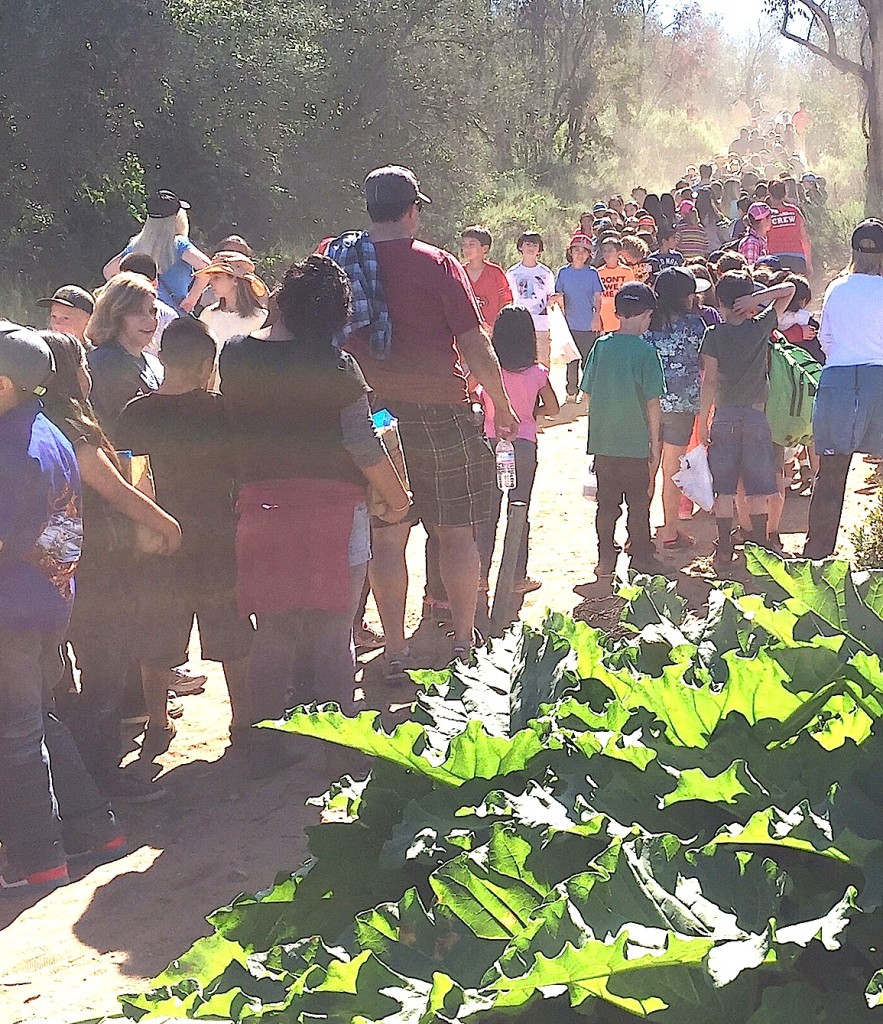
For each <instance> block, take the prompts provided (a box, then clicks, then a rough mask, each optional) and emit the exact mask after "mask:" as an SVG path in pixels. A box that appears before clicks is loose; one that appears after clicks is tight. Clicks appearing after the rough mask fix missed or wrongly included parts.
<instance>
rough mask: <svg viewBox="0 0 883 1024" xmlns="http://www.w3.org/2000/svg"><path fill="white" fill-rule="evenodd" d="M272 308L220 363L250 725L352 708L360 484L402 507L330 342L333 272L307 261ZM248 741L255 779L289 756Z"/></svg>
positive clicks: (339, 291)
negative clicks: (248, 637)
mask: <svg viewBox="0 0 883 1024" xmlns="http://www.w3.org/2000/svg"><path fill="white" fill-rule="evenodd" d="M275 300H276V305H277V306H278V309H279V313H280V319H279V320H278V321H277V323H275V324H274V325H273V326H272V327H268V328H264V329H263V330H261V331H258V332H256V333H255V334H253V335H250V336H248V337H240V338H233V339H231V340H230V341H228V342H227V344H226V346H225V347H224V349H223V351H222V353H221V360H220V375H221V380H222V382H223V394H224V408H225V412H226V415H227V419H228V422H229V425H230V429H231V433H232V442H233V447H234V451H235V452H236V461H237V467H236V476H237V479H238V481H239V482H240V492H239V501H238V505H237V508H238V512H239V523H238V527H237V537H236V546H237V552H236V554H237V576H238V579H237V592H238V599H239V610H240V614H243V615H255V616H256V618H257V624H258V629H257V635H256V638H255V642H254V645H253V648H252V655H251V664H250V669H249V679H250V687H251V700H252V708H253V712H254V716H255V720H256V721H261V720H262V719H266V718H277V717H278V716H279V715H280V714H281V713H282V711H283V710H284V709H285V708H286V707H291V706H292V705H294V704H301V703H306V702H309V701H313V700H329V699H330V700H335V701H337V702H339V703H340V704H341V705H342V706H343V707H344V709H348V708H350V707H352V702H353V690H354V680H355V654H354V650H353V643H352V624H353V616H354V614H355V611H356V608H357V606H358V602H359V598H360V596H361V592H362V587H363V585H364V581H365V572H366V567H367V562H368V559H369V558H370V531H369V525H368V511H367V505H366V481H368V482H370V483H371V484H372V485H373V486H374V487H375V488H376V489H377V490H378V491H379V492H380V496H381V498H382V499H383V500H384V501H385V503H386V509H387V511H386V513H385V514H384V516H383V518H384V519H385V520H386V521H387V522H398V521H399V520H401V519H402V518H403V517H404V516H405V514H406V513H407V511H408V508H409V505H410V497H409V495H408V493H407V492H406V491H405V489H404V486H403V484H402V482H401V480H400V479H399V477H398V475H397V474H396V471H395V468H394V467H393V465H392V463H391V461H390V459H389V456H388V455H387V453H386V451H385V449H384V448H383V446H382V444H381V442H380V440H379V438H378V437H377V436H376V434H375V432H374V429H373V426H372V424H371V419H370V409H369V406H368V400H367V391H368V387H367V385H366V384H365V380H364V378H363V376H362V372H361V370H360V369H359V366H358V364H357V363H356V362H355V360H354V359H353V358H352V356H350V355H348V354H345V353H341V352H339V351H338V350H337V349H336V348H335V347H334V345H333V339H334V338H335V337H336V336H339V335H340V333H341V332H342V330H343V328H344V326H345V325H346V322H347V319H348V316H349V310H350V288H349V282H348V280H347V278H346V275H345V274H344V273H343V271H342V270H341V269H340V268H339V267H338V266H337V264H336V263H333V262H332V261H331V260H329V259H327V258H326V257H324V256H310V257H308V258H307V259H306V260H304V261H303V262H302V263H295V264H294V265H293V266H292V267H291V268H290V269H289V271H288V273H287V274H286V275H285V278H284V280H283V282H282V285H281V286H280V288H279V289H278V291H277V293H276V296H275ZM252 746H253V751H252V755H253V757H252V760H253V768H254V770H255V772H256V773H258V774H264V773H266V772H268V771H272V770H273V769H274V768H276V767H278V766H279V765H281V764H284V763H286V762H287V761H290V760H291V755H290V753H289V752H288V750H287V749H286V745H285V744H284V738H283V737H281V736H280V735H278V734H275V735H274V734H272V733H267V732H262V733H256V734H255V736H254V737H253V739H252Z"/></svg>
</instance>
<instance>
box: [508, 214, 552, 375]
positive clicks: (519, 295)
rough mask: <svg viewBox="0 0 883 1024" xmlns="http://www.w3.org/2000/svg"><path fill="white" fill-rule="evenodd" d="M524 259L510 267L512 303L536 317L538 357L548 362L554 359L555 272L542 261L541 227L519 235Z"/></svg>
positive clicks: (519, 247) (545, 362) (535, 328)
mask: <svg viewBox="0 0 883 1024" xmlns="http://www.w3.org/2000/svg"><path fill="white" fill-rule="evenodd" d="M517 245H518V251H519V252H520V253H521V262H520V263H516V264H515V266H514V267H510V268H509V269H508V270H507V271H506V278H507V280H508V281H509V287H510V288H511V289H512V303H513V305H515V306H518V307H520V308H521V309H526V310H527V311H528V312H529V313H530V315H531V316H532V317H533V326H534V330H535V331H536V335H537V361H538V362H539V363H540V364H541V365H543V366H548V365H549V363H550V361H551V345H550V343H549V304H550V302H551V300H552V299H553V297H555V275H554V274H553V273H552V271H551V270H550V269H549V267H547V266H546V265H545V264H544V263H540V262H539V256H540V253H541V252H542V251H543V236H542V235H541V234H540V233H539V232H538V231H524V232H522V234H521V235H520V236H519V238H518V243H517Z"/></svg>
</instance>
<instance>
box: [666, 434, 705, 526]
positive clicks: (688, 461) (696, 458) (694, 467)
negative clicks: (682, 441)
mask: <svg viewBox="0 0 883 1024" xmlns="http://www.w3.org/2000/svg"><path fill="white" fill-rule="evenodd" d="M679 461H680V464H681V468H680V469H679V470H678V472H677V473H675V475H674V476H673V477H672V480H674V482H675V486H677V487H678V489H679V490H680V492H681V494H684V495H686V496H687V497H688V498H691V499H692V500H693V501H695V502H696V504H697V505H699V506H700V507H701V508H704V509H705V511H706V512H711V511H712V510H713V508H714V484H713V483H712V480H711V470H710V469H709V467H708V449H707V448H706V447H705V445H704V444H699V445H696V447H695V448H691V449H690V451H688V452H687V453H686V454H685V455H682V456H681V457H680V459H679Z"/></svg>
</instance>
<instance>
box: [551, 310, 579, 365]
mask: <svg viewBox="0 0 883 1024" xmlns="http://www.w3.org/2000/svg"><path fill="white" fill-rule="evenodd" d="M549 341H550V344H551V348H552V355H551V359H552V362H553V363H572V362H573V361H574V359H582V356H581V355H580V354H579V349H578V348H577V347H576V342H575V341H574V340H573V335H572V334H571V333H570V328H569V327H568V326H567V321H566V320H565V319H564V311H563V310H562V309H561V307H560V306H552V308H551V309H550V310H549Z"/></svg>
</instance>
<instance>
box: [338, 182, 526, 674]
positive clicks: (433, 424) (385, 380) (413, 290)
mask: <svg viewBox="0 0 883 1024" xmlns="http://www.w3.org/2000/svg"><path fill="white" fill-rule="evenodd" d="M365 197H366V200H367V207H368V216H369V217H370V219H371V230H370V232H369V238H370V241H371V243H372V244H373V247H374V250H375V252H376V257H377V265H378V269H379V277H380V283H381V285H382V288H383V293H384V295H385V298H386V305H387V308H388V310H389V314H390V318H391V321H392V345H391V348H390V351H389V353H388V354H387V355H386V357H385V358H382V359H377V358H375V357H373V356H372V355H371V347H370V339H369V332H368V330H367V329H363V330H362V331H357V332H356V333H354V334H353V335H351V336H350V339H349V340H348V342H347V347H348V348H349V349H350V350H351V351H352V353H353V354H354V355H355V357H356V358H357V359H358V360H359V364H360V366H361V368H362V371H363V372H364V374H365V377H366V378H367V381H368V383H369V384H370V386H371V387H372V389H373V390H374V392H375V401H374V405H375V408H377V409H382V408H386V409H389V410H390V412H391V413H392V414H393V415H394V416H395V417H396V418H397V420H398V426H399V432H400V434H401V441H402V450H403V452H404V456H405V463H406V465H407V468H408V475H409V479H410V486H411V488H412V490H413V497H414V506H413V510H412V515H411V516H410V517H409V519H408V520H406V521H405V522H403V523H399V524H396V525H393V526H389V525H381V524H379V523H378V521H377V520H375V521H374V526H375V529H374V530H373V532H372V544H373V549H374V551H373V558H372V561H371V563H370V576H371V585H372V588H373V590H374V597H375V599H376V601H377V608H378V610H379V612H380V619H381V621H382V623H383V631H384V634H385V636H386V675H387V679H389V680H390V681H401V680H404V679H405V678H406V676H405V672H406V670H407V669H408V668H411V667H413V662H412V661H411V654H410V650H409V648H408V644H407V640H406V639H405V604H406V600H407V590H408V573H407V564H406V561H405V546H406V544H407V542H408V534H409V532H410V528H411V526H412V525H413V522H414V521H415V520H416V519H417V518H419V519H420V520H422V522H423V525H424V526H425V527H426V529H427V530H429V531H431V532H432V533H434V534H435V535H436V537H437V538H438V541H439V568H440V570H441V577H442V582H443V583H444V586H445V589H446V591H447V594H448V601H449V603H450V606H451V618H452V621H453V628H454V642H453V652H452V653H453V656H454V657H455V658H461V659H462V658H465V657H467V656H468V653H469V651H470V650H471V649H472V646H473V644H474V629H475V608H476V603H477V600H478V585H479V559H478V548H477V547H476V543H475V535H474V531H475V527H476V526H477V525H478V524H479V523H482V522H484V521H485V520H486V519H487V518H488V517H489V516H490V512H491V495H492V491H493V488H494V487H495V486H496V484H495V479H494V455H493V452H492V451H491V448H490V445H489V444H488V442H487V440H486V439H485V438H484V436H483V434H482V431H481V429H480V427H478V426H477V425H476V423H475V421H474V419H473V416H472V410H471V407H470V405H469V401H468V393H467V390H466V374H465V372H464V369H463V365H462V363H461V358H460V357H461V355H462V357H463V359H465V360H466V362H467V363H468V365H469V369H470V370H471V372H472V374H473V375H474V376H475V377H476V378H477V379H478V381H479V382H480V383H481V384H482V385H483V386H484V388H485V390H486V391H487V393H488V395H489V396H490V398H491V401H492V402H493V403H494V408H495V410H497V412H496V420H495V422H496V428H497V436H498V437H500V438H507V439H508V438H511V437H513V436H514V435H515V434H516V433H517V430H518V419H517V417H516V416H515V413H514V412H513V411H512V407H511V405H510V404H509V398H508V396H507V395H506V390H505V388H504V386H503V380H502V376H501V373H500V364H499V362H498V361H497V357H496V355H495V353H494V350H493V348H492V346H491V343H490V338H489V337H488V335H487V332H486V331H485V330H484V329H483V326H482V319H481V314H480V313H479V311H478V308H477V305H476V302H475V298H474V296H473V294H472V288H471V286H470V284H469V279H468V278H467V276H466V272H465V271H464V269H463V267H462V266H461V265H460V263H459V262H458V261H457V259H456V258H455V257H454V256H452V255H451V254H450V253H448V252H445V251H444V250H442V249H437V248H436V247H435V246H432V245H428V244H427V243H426V242H421V241H418V240H416V239H415V238H414V235H415V234H416V233H417V230H418V228H419V224H420V211H421V210H422V208H423V206H424V204H427V203H429V202H430V200H429V199H428V197H427V196H425V195H423V193H422V192H421V191H420V188H419V185H418V183H417V179H416V178H415V176H414V174H413V172H412V171H410V170H408V169H407V168H405V167H397V166H389V167H380V168H378V169H377V170H374V171H372V172H371V173H370V174H369V175H368V177H367V178H366V179H365Z"/></svg>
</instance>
